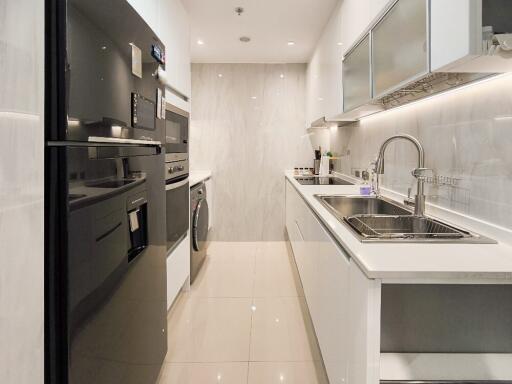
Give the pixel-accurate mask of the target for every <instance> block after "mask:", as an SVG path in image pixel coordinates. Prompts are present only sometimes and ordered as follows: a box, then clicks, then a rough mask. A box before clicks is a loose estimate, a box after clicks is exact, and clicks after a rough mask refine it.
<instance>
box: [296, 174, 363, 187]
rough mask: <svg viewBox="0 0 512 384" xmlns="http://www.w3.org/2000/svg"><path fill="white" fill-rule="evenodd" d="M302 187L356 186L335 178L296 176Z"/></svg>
mask: <svg viewBox="0 0 512 384" xmlns="http://www.w3.org/2000/svg"><path fill="white" fill-rule="evenodd" d="M295 180H297V182H298V183H299V184H301V185H354V183H351V182H350V181H347V180H344V179H341V178H339V177H334V176H325V177H324V176H296V177H295Z"/></svg>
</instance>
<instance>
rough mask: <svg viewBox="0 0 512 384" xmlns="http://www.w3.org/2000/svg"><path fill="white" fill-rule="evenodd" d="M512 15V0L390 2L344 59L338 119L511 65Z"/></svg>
mask: <svg viewBox="0 0 512 384" xmlns="http://www.w3.org/2000/svg"><path fill="white" fill-rule="evenodd" d="M454 15H456V16H454ZM505 15H508V17H507V16H505ZM510 15H512V1H503V0H450V1H445V0H394V1H392V2H390V3H389V5H388V7H387V8H386V9H385V11H384V12H382V14H381V16H380V17H378V18H377V19H376V20H375V21H374V22H373V23H372V24H371V25H370V26H369V27H368V29H367V32H366V33H365V34H363V35H362V37H361V38H360V39H359V40H358V41H357V42H356V44H355V45H354V47H353V48H352V49H350V50H349V51H348V52H347V54H346V55H345V57H344V59H343V96H344V103H343V112H344V113H343V114H341V115H339V116H337V117H336V120H340V121H343V120H351V119H354V120H355V119H357V118H360V117H362V116H366V115H370V114H372V113H375V112H377V111H379V110H384V109H389V108H393V107H396V106H399V105H403V104H406V103H408V102H411V101H414V100H418V99H421V98H423V97H426V96H429V95H432V94H435V93H438V92H441V91H444V90H447V89H450V88H453V87H455V86H460V85H463V84H467V83H469V82H471V81H474V80H478V79H481V78H484V77H488V76H491V75H493V74H496V73H501V72H509V71H512V34H511V33H512V18H511V17H510ZM368 40H369V43H368ZM366 49H368V51H365V52H363V50H366ZM367 56H368V57H370V59H369V63H370V68H369V74H367V72H366V71H367V68H366V67H365V65H364V64H365V63H366V57H367ZM366 81H367V83H365V82H366ZM368 88H370V97H369V98H368V100H369V101H368V102H366V103H364V99H365V98H366V97H365V96H366V95H365V96H363V93H364V94H365V93H366V90H367V89H368Z"/></svg>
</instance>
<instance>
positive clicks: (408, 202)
mask: <svg viewBox="0 0 512 384" xmlns="http://www.w3.org/2000/svg"><path fill="white" fill-rule="evenodd" d="M411 194H412V188H410V187H409V188H407V199H405V200H404V204H405V205H406V206H408V207H414V206H415V205H416V201H415V199H414V198H412V197H411Z"/></svg>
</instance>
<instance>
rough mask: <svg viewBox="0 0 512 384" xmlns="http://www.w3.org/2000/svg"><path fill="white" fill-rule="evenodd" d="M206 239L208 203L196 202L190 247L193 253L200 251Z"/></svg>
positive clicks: (202, 200)
mask: <svg viewBox="0 0 512 384" xmlns="http://www.w3.org/2000/svg"><path fill="white" fill-rule="evenodd" d="M207 238H208V202H207V201H206V199H201V200H199V201H198V203H197V206H196V210H195V212H194V220H193V222H192V246H193V247H194V251H196V252H199V251H202V250H203V249H204V248H205V246H206V241H207Z"/></svg>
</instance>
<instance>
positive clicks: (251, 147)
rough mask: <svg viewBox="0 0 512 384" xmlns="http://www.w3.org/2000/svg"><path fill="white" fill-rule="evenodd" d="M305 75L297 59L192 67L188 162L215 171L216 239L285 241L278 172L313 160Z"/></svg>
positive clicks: (281, 177) (214, 224) (199, 167)
mask: <svg viewBox="0 0 512 384" xmlns="http://www.w3.org/2000/svg"><path fill="white" fill-rule="evenodd" d="M219 75H222V77H220V76H219ZM281 75H284V76H283V77H281ZM305 75H306V66H305V65H302V64H287V65H277V64H276V65H272V64H269V65H266V64H193V66H192V99H193V103H192V115H191V130H190V162H191V168H192V169H195V170H201V169H210V170H212V172H213V178H212V181H213V184H214V185H213V188H214V190H215V202H214V206H213V207H211V209H213V214H214V220H215V222H214V223H213V231H214V232H213V238H214V239H215V240H221V241H261V240H281V239H283V228H284V204H283V202H284V182H283V171H284V170H285V169H290V168H293V167H297V166H312V162H313V160H312V159H313V149H312V146H311V142H310V138H309V136H307V135H306V130H305V127H306V122H305Z"/></svg>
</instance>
